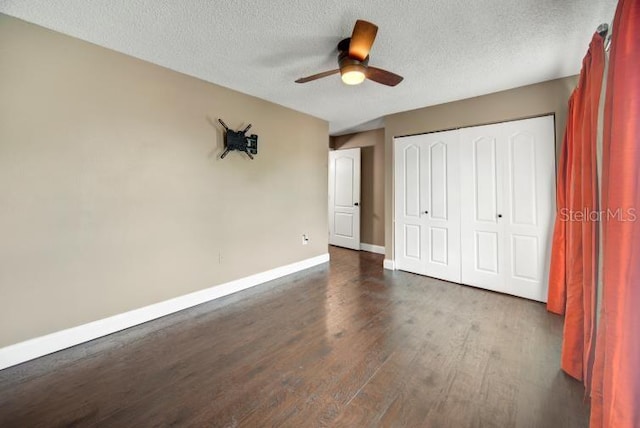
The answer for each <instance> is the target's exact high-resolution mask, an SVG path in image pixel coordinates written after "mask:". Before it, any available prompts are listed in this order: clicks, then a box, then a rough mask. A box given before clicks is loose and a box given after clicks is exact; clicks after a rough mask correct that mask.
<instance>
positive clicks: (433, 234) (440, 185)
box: [423, 130, 461, 282]
mask: <svg viewBox="0 0 640 428" xmlns="http://www.w3.org/2000/svg"><path fill="white" fill-rule="evenodd" d="M423 137H424V141H425V144H426V145H427V148H428V150H427V154H428V159H427V171H426V179H427V181H426V183H425V184H426V188H427V192H426V196H427V197H426V202H427V203H426V206H425V210H424V215H425V219H426V225H427V228H428V231H429V233H428V244H429V247H428V255H427V265H426V273H427V275H429V276H432V277H434V278H440V279H444V280H447V281H452V282H460V278H461V276H460V178H459V177H460V167H459V162H460V160H459V156H460V155H459V143H460V137H459V132H458V131H457V130H454V131H445V132H435V133H432V134H425V135H424V136H423Z"/></svg>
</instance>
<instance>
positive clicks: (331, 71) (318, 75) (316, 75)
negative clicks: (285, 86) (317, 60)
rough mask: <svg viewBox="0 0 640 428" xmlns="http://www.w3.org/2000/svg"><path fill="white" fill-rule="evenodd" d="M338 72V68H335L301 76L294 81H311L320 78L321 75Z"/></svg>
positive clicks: (325, 75)
mask: <svg viewBox="0 0 640 428" xmlns="http://www.w3.org/2000/svg"><path fill="white" fill-rule="evenodd" d="M339 72H340V69H339V68H336V69H335V70H329V71H323V72H322V73H318V74H314V75H311V76H307V77H301V78H299V79H298V80H296V83H307V82H311V81H312V80H317V79H322V78H323V77H327V76H331V75H332V74H336V73H339Z"/></svg>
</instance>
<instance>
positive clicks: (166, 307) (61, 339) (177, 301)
mask: <svg viewBox="0 0 640 428" xmlns="http://www.w3.org/2000/svg"><path fill="white" fill-rule="evenodd" d="M328 261H329V254H328V253H327V254H322V255H320V256H316V257H312V258H310V259H306V260H302V261H299V262H296V263H291V264H289V265H286V266H280V267H277V268H275V269H271V270H268V271H265V272H260V273H257V274H255V275H251V276H247V277H245V278H240V279H237V280H235V281H231V282H227V283H224V284H220V285H216V286H213V287H211V288H207V289H204V290H200V291H196V292H193V293H189V294H185V295H183V296H179V297H175V298H173V299H169V300H165V301H163V302H160V303H155V304H153V305H149V306H145V307H142V308H139V309H134V310H132V311H129V312H124V313H121V314H118V315H114V316H111V317H108V318H103V319H101V320H97V321H93V322H90V323H87V324H83V325H79V326H77V327H72V328H68V329H66V330H61V331H57V332H55V333H51V334H47V335H45V336H41V337H36V338H34V339H30V340H26V341H24V342H20V343H16V344H14V345H9V346H7V347H4V348H0V370H2V369H5V368H7V367H11V366H14V365H16V364H20V363H23V362H25V361H29V360H32V359H34V358H38V357H42V356H43V355H47V354H51V353H53V352H56V351H60V350H62V349H65V348H69V347H71V346H75V345H78V344H80V343H83V342H88V341H89V340H93V339H97V338H99V337H102V336H106V335H108V334H111V333H115V332H117V331H120V330H124V329H126V328H129V327H133V326H135V325H138V324H142V323H145V322H147V321H151V320H154V319H156V318H160V317H163V316H165V315H169V314H172V313H174V312H178V311H181V310H183V309H187V308H190V307H192V306H196V305H199V304H201V303H205V302H208V301H210V300H214V299H218V298H220V297H223V296H227V295H229V294H232V293H236V292H238V291H241V290H245V289H247V288H250V287H254V286H256V285H259V284H262V283H265V282H267V281H271V280H274V279H277V278H280V277H283V276H286V275H289V274H292V273H295V272H299V271H301V270H304V269H308V268H310V267H313V266H316V265H319V264H322V263H326V262H328Z"/></svg>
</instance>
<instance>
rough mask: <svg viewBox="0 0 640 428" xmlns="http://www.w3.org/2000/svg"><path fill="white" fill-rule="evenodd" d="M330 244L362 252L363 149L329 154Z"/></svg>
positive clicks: (337, 151) (336, 151)
mask: <svg viewBox="0 0 640 428" xmlns="http://www.w3.org/2000/svg"><path fill="white" fill-rule="evenodd" d="M329 244H331V245H338V246H340V247H346V248H351V249H354V250H359V249H360V149H359V148H356V149H348V150H334V151H330V152H329Z"/></svg>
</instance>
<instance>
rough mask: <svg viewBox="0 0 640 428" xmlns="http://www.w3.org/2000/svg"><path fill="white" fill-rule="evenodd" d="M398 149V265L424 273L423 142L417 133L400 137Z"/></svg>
mask: <svg viewBox="0 0 640 428" xmlns="http://www.w3.org/2000/svg"><path fill="white" fill-rule="evenodd" d="M394 144H395V150H394V158H395V186H394V190H395V200H396V204H395V216H396V223H395V244H396V245H395V252H396V255H395V258H396V267H397V268H398V269H401V270H406V271H409V272H414V273H419V274H425V273H426V268H425V266H426V262H427V251H426V250H427V249H426V240H427V238H426V235H427V231H426V225H425V224H424V218H423V216H422V200H423V199H424V192H425V191H426V189H425V188H424V157H425V150H424V143H423V142H422V141H421V140H420V138H417V137H405V138H399V139H396V140H395V141H394Z"/></svg>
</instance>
